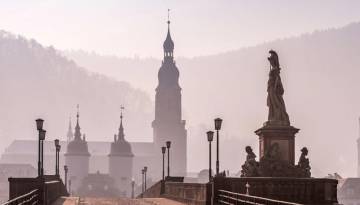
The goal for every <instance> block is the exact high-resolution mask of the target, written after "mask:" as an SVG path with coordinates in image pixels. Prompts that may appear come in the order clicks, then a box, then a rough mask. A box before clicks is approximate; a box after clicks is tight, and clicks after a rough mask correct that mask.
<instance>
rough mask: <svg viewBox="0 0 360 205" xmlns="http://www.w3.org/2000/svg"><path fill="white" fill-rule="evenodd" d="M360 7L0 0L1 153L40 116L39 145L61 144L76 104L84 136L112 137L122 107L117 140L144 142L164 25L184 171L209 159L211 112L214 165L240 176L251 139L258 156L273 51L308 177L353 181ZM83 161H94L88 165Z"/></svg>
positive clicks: (359, 101) (27, 135)
mask: <svg viewBox="0 0 360 205" xmlns="http://www.w3.org/2000/svg"><path fill="white" fill-rule="evenodd" d="M150 2H151V3H150ZM300 2H301V3H300ZM169 8H170V12H169V17H168V9H169ZM358 8H360V2H359V1H355V0H353V1H346V3H343V2H342V1H340V0H330V1H329V0H319V1H306V0H304V1H296V2H295V1H292V2H291V3H290V2H289V1H285V0H273V1H248V0H241V1H235V0H227V1H215V0H210V1H205V0H199V1H175V0H171V1H164V0H155V1H140V0H139V1H130V0H124V1H115V0H114V1H113V0H107V1H101V3H99V2H98V1H86V0H79V1H70V0H63V1H57V0H49V1H42V0H33V1H19V0H14V1H1V2H0V29H1V31H0V96H1V100H0V114H1V116H2V117H1V118H0V138H1V143H0V155H1V154H3V153H6V152H7V151H11V149H12V148H11V144H12V143H13V142H14V140H36V139H37V134H38V133H37V130H36V129H35V121H34V120H35V119H36V118H40V117H41V118H43V119H44V120H45V123H44V126H46V127H47V134H46V135H47V139H46V140H49V141H53V140H54V139H56V138H58V139H60V140H61V141H64V142H65V141H66V140H67V132H68V127H69V123H71V126H72V128H74V127H75V125H76V120H77V116H76V115H77V112H79V115H80V117H79V122H80V125H81V133H82V134H85V136H86V140H88V141H98V142H108V143H109V144H110V142H112V141H113V140H114V134H116V135H118V132H119V131H118V129H119V124H120V113H121V112H123V118H121V119H122V120H123V126H124V133H125V136H126V137H125V138H126V140H128V141H129V142H131V143H133V142H134V143H135V142H137V143H140V142H152V141H153V135H154V131H153V126H154V124H152V123H153V121H154V119H155V114H156V113H155V112H156V110H155V101H156V97H155V96H156V95H155V94H156V88H157V86H158V83H159V80H160V79H159V78H161V77H160V76H161V74H160V71H159V68H160V67H161V66H162V63H163V62H164V59H163V58H165V57H167V56H165V55H166V54H163V52H164V51H163V49H165V48H163V46H164V47H165V43H164V41H165V39H166V38H167V32H168V26H169V31H170V33H171V39H172V40H173V43H174V45H173V46H174V48H173V50H174V52H173V60H174V62H175V65H176V67H177V68H178V71H179V76H180V77H179V86H180V87H181V102H180V103H182V104H181V106H180V107H181V108H182V116H180V117H181V120H185V121H186V124H185V129H186V130H187V150H186V152H187V161H185V163H187V170H186V171H187V172H189V173H198V172H199V171H201V170H203V169H207V168H208V167H207V166H208V141H207V138H206V137H207V136H206V132H207V131H208V130H213V129H214V119H215V118H217V117H220V118H222V119H223V124H222V128H221V132H220V151H221V152H220V153H221V154H220V162H221V165H220V166H221V167H220V168H221V170H228V171H229V172H230V173H233V174H237V173H239V172H240V170H241V165H242V164H243V162H244V160H246V152H245V147H246V146H248V145H249V146H251V147H252V148H253V150H256V151H254V152H255V154H256V155H259V154H258V150H259V137H258V136H257V135H256V134H255V133H254V132H255V130H257V129H259V128H260V127H261V126H263V123H264V122H266V121H267V118H268V107H267V79H268V78H269V61H268V60H267V58H268V56H269V53H268V51H269V50H271V49H273V50H275V51H276V52H277V54H278V55H279V61H280V66H281V80H282V83H283V87H284V101H285V104H286V110H287V113H288V115H289V118H290V123H291V125H292V126H294V127H296V128H299V129H300V131H299V133H298V134H297V135H296V137H295V140H296V144H295V159H296V162H297V160H298V158H299V157H300V154H301V151H300V150H301V148H302V147H307V148H308V150H309V155H308V156H309V158H310V161H311V172H312V176H315V177H325V176H328V174H334V173H338V174H339V175H341V176H342V177H355V176H357V160H358V159H357V139H358V138H359V130H360V129H359V117H360V94H359V88H360V80H359V78H360V58H359V56H360V40H359V36H360V13H359V12H358ZM168 18H169V21H170V22H171V23H169V25H168V24H167V21H168ZM163 43H164V45H163ZM170 57H172V56H170ZM77 105H79V109H77ZM122 106H123V107H124V109H121V107H122ZM155 124H156V123H155ZM155 126H156V125H155ZM119 135H120V134H119ZM81 138H82V136H81ZM14 146H15V145H14ZM104 146H105V145H104ZM139 146H140V145H139ZM9 147H10V148H9ZM95 147H96V146H95ZM36 149H37V147H34V152H36V151H37V150H36ZM62 149H63V150H62V152H64V153H65V152H66V147H65V145H64V147H63V148H62ZM90 149H92V148H90ZM133 149H137V148H133ZM139 149H140V148H139ZM89 152H92V151H91V150H89ZM99 152H101V151H99ZM101 154H102V153H101ZM107 154H108V153H106V154H103V155H104V156H105V155H106V156H107ZM159 155H160V150H159ZM213 157H214V158H215V152H214V153H213ZM1 160H3V161H1ZM14 160H15V159H14ZM36 160H37V159H36V158H34V159H33V161H34V163H35V164H36ZM8 161H9V159H5V158H4V157H2V158H0V162H6V163H8ZM64 163H65V162H60V164H61V165H62V166H63V165H64ZM92 163H98V162H90V169H92V168H91V167H96V165H94V164H92ZM99 163H101V160H99ZM101 165H102V164H101ZM49 166H52V165H49ZM99 166H100V165H99ZM52 169H53V168H52ZM99 169H100V168H99ZM92 171H93V172H96V169H95V168H94V170H92ZM100 171H104V172H107V171H109V170H108V168H104V169H100Z"/></svg>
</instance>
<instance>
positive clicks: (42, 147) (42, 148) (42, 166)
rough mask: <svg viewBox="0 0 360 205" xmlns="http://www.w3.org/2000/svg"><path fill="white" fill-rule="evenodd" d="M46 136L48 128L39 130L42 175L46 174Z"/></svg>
mask: <svg viewBox="0 0 360 205" xmlns="http://www.w3.org/2000/svg"><path fill="white" fill-rule="evenodd" d="M45 136H46V130H44V129H43V130H40V131H39V139H40V150H41V159H40V161H41V162H40V164H41V171H40V172H41V174H40V175H41V176H44V140H45Z"/></svg>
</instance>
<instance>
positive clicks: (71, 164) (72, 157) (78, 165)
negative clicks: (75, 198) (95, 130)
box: [65, 106, 90, 192]
mask: <svg viewBox="0 0 360 205" xmlns="http://www.w3.org/2000/svg"><path fill="white" fill-rule="evenodd" d="M76 118H77V120H76V126H75V134H74V136H75V137H74V139H73V140H72V141H70V142H69V144H68V146H67V151H66V153H65V164H66V165H67V166H68V168H69V179H70V180H71V184H72V185H71V187H72V188H71V189H72V190H74V191H75V192H76V191H77V190H78V189H79V186H80V185H81V181H82V179H83V178H84V177H85V176H87V175H88V173H89V159H90V153H89V151H88V145H87V142H86V139H85V135H83V139H81V132H80V125H79V106H78V111H77V115H76Z"/></svg>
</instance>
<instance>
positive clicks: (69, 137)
mask: <svg viewBox="0 0 360 205" xmlns="http://www.w3.org/2000/svg"><path fill="white" fill-rule="evenodd" d="M66 136H67V143H69V142H70V141H71V140H72V139H73V137H74V134H73V132H72V126H71V117H70V118H69V128H68V132H67V135H66Z"/></svg>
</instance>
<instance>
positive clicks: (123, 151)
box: [110, 106, 134, 157]
mask: <svg viewBox="0 0 360 205" xmlns="http://www.w3.org/2000/svg"><path fill="white" fill-rule="evenodd" d="M123 109H124V107H123V106H121V114H120V127H119V134H118V136H117V137H118V138H117V139H116V135H115V136H114V142H112V143H111V149H110V156H111V155H117V156H129V157H132V156H134V155H133V153H132V150H131V145H130V143H129V142H128V141H126V140H125V134H124V126H123V113H122V110H123Z"/></svg>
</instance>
